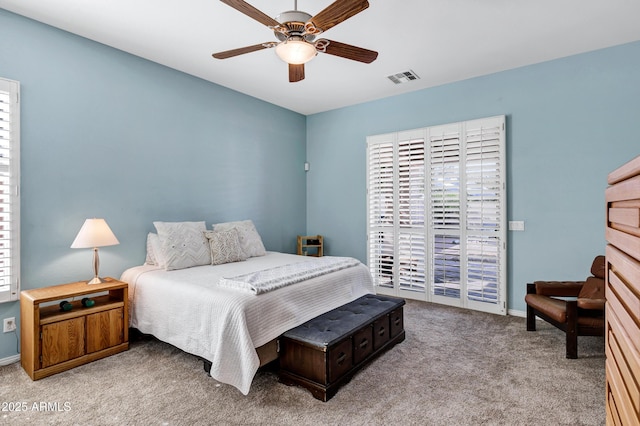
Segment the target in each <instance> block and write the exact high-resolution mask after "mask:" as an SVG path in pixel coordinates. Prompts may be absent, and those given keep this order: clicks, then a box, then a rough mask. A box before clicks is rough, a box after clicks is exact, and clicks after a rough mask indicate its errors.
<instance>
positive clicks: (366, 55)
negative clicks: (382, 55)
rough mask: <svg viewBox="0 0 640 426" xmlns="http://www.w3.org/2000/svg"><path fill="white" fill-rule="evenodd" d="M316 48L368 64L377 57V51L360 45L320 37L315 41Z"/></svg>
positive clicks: (319, 50)
mask: <svg viewBox="0 0 640 426" xmlns="http://www.w3.org/2000/svg"><path fill="white" fill-rule="evenodd" d="M315 46H316V50H317V51H318V52H321V53H328V54H329V55H334V56H340V57H341V58H346V59H351V60H353V61H358V62H364V63H365V64H370V63H371V62H373V61H375V60H376V58H377V57H378V52H376V51H373V50H369V49H363V48H362V47H357V46H352V45H350V44H346V43H340V42H339V41H332V40H327V39H326V38H321V39H319V40H317V41H316V43H315Z"/></svg>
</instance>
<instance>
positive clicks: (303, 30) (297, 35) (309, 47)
mask: <svg viewBox="0 0 640 426" xmlns="http://www.w3.org/2000/svg"><path fill="white" fill-rule="evenodd" d="M220 1H221V2H222V3H224V4H227V5H229V6H231V7H233V8H234V9H236V10H238V11H239V12H242V13H244V14H245V15H247V16H248V17H250V18H253V19H255V20H256V21H258V22H260V23H261V24H263V25H266V26H267V27H269V29H271V30H273V32H274V34H275V36H276V38H277V39H278V40H279V41H277V42H276V41H268V42H265V43H260V44H254V45H253V46H246V47H241V48H239V49H232V50H226V51H224V52H218V53H214V54H213V55H212V56H213V57H214V58H216V59H227V58H232V57H234V56H238V55H242V54H245V53H250V52H255V51H258V50H262V49H270V48H272V47H275V48H276V54H277V55H278V56H279V57H280V59H282V60H283V61H285V62H287V63H288V64H289V81H290V82H292V83H294V82H297V81H301V80H304V64H305V63H306V62H309V61H310V60H311V59H313V58H314V57H315V56H316V55H317V53H318V52H320V53H327V54H329V55H334V56H340V57H342V58H346V59H351V60H354V61H359V62H364V63H366V64H369V63H371V62H373V61H375V60H376V58H377V57H378V52H375V51H373V50H368V49H363V48H361V47H356V46H351V45H349V44H345V43H340V42H337V41H332V40H327V39H325V38H321V39H318V40H315V38H316V36H317V35H318V34H320V33H323V32H325V31H327V30H328V29H330V28H332V27H334V26H336V25H338V24H339V23H341V22H343V21H346V20H347V19H349V18H351V17H352V16H354V15H356V14H358V13H360V12H362V11H363V10H365V9H366V8H368V7H369V2H368V1H367V0H336V1H335V2H333V3H332V4H330V5H329V6H327V7H326V8H325V9H323V10H322V11H321V12H320V13H318V14H317V15H315V16H313V17H312V16H311V15H309V14H308V13H306V12H302V11H299V10H298V1H297V0H294V10H290V11H287V12H283V13H281V14H280V15H278V16H276V17H275V19H274V18H271V17H270V16H268V15H266V14H264V13H263V12H261V11H259V10H258V9H256V8H255V7H253V6H251V5H250V4H249V3H247V2H245V1H243V0H220Z"/></svg>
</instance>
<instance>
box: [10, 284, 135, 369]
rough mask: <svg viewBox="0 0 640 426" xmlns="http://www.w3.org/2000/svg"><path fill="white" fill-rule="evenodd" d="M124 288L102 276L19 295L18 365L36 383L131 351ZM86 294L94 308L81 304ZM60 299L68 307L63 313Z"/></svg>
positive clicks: (125, 289)
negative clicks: (94, 281)
mask: <svg viewBox="0 0 640 426" xmlns="http://www.w3.org/2000/svg"><path fill="white" fill-rule="evenodd" d="M128 289H129V285H128V284H127V283H125V282H122V281H118V280H116V279H114V278H105V282H104V283H101V284H87V282H86V281H80V282H75V283H70V284H62V285H56V286H52V287H43V288H37V289H33V290H25V291H23V292H21V293H20V345H21V351H20V352H21V364H22V368H24V370H25V371H26V372H27V374H28V375H29V377H31V379H32V380H38V379H41V378H43V377H47V376H50V375H52V374H56V373H60V372H62V371H65V370H69V369H71V368H74V367H77V366H79V365H82V364H86V363H88V362H91V361H95V360H97V359H100V358H104V357H107V356H110V355H113V354H116V353H118V352H122V351H126V350H127V349H129V308H128V305H129V297H128ZM96 293H99V295H97V296H93V294H96ZM90 295H91V296H90ZM86 296H90V298H91V299H92V300H93V301H94V304H93V305H92V306H87V307H85V306H84V305H83V304H82V302H81V299H82V298H83V297H86ZM73 299H76V300H73ZM78 299H80V300H78ZM61 301H69V302H70V303H71V309H70V310H67V311H63V310H61V308H60V302H61Z"/></svg>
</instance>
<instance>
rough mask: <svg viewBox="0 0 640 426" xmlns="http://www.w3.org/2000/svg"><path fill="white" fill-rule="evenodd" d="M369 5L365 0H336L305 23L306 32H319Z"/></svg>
mask: <svg viewBox="0 0 640 426" xmlns="http://www.w3.org/2000/svg"><path fill="white" fill-rule="evenodd" d="M368 7H369V2H368V1H367V0H336V1H335V2H333V3H331V4H330V5H329V6H327V7H326V8H325V9H323V10H322V11H320V13H318V14H317V15H316V16H314V17H313V18H311V19H309V21H308V22H307V23H306V24H305V31H306V32H307V33H308V34H320V33H321V32H324V31H327V30H328V29H329V28H332V27H335V26H336V25H338V24H339V23H341V22H343V21H346V20H347V19H349V18H351V17H352V16H354V15H356V14H358V13H360V12H362V11H363V10H365V9H366V8H368Z"/></svg>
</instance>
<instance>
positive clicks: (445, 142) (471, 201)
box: [367, 116, 506, 314]
mask: <svg viewBox="0 0 640 426" xmlns="http://www.w3.org/2000/svg"><path fill="white" fill-rule="evenodd" d="M367 186H368V187H367V232H368V264H369V269H370V271H371V274H372V277H373V280H374V284H375V286H376V292H378V293H381V294H387V295H392V296H399V297H405V298H409V299H418V300H427V301H431V302H436V303H442V304H447V305H453V306H460V307H465V308H469V309H475V310H480V311H486V312H492V313H498V314H506V227H505V224H506V184H505V118H504V116H498V117H490V118H486V119H480V120H473V121H466V122H461V123H453V124H446V125H441V126H432V127H427V128H422V129H415V130H409V131H403V132H396V133H389V134H384V135H375V136H370V137H368V138H367Z"/></svg>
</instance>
